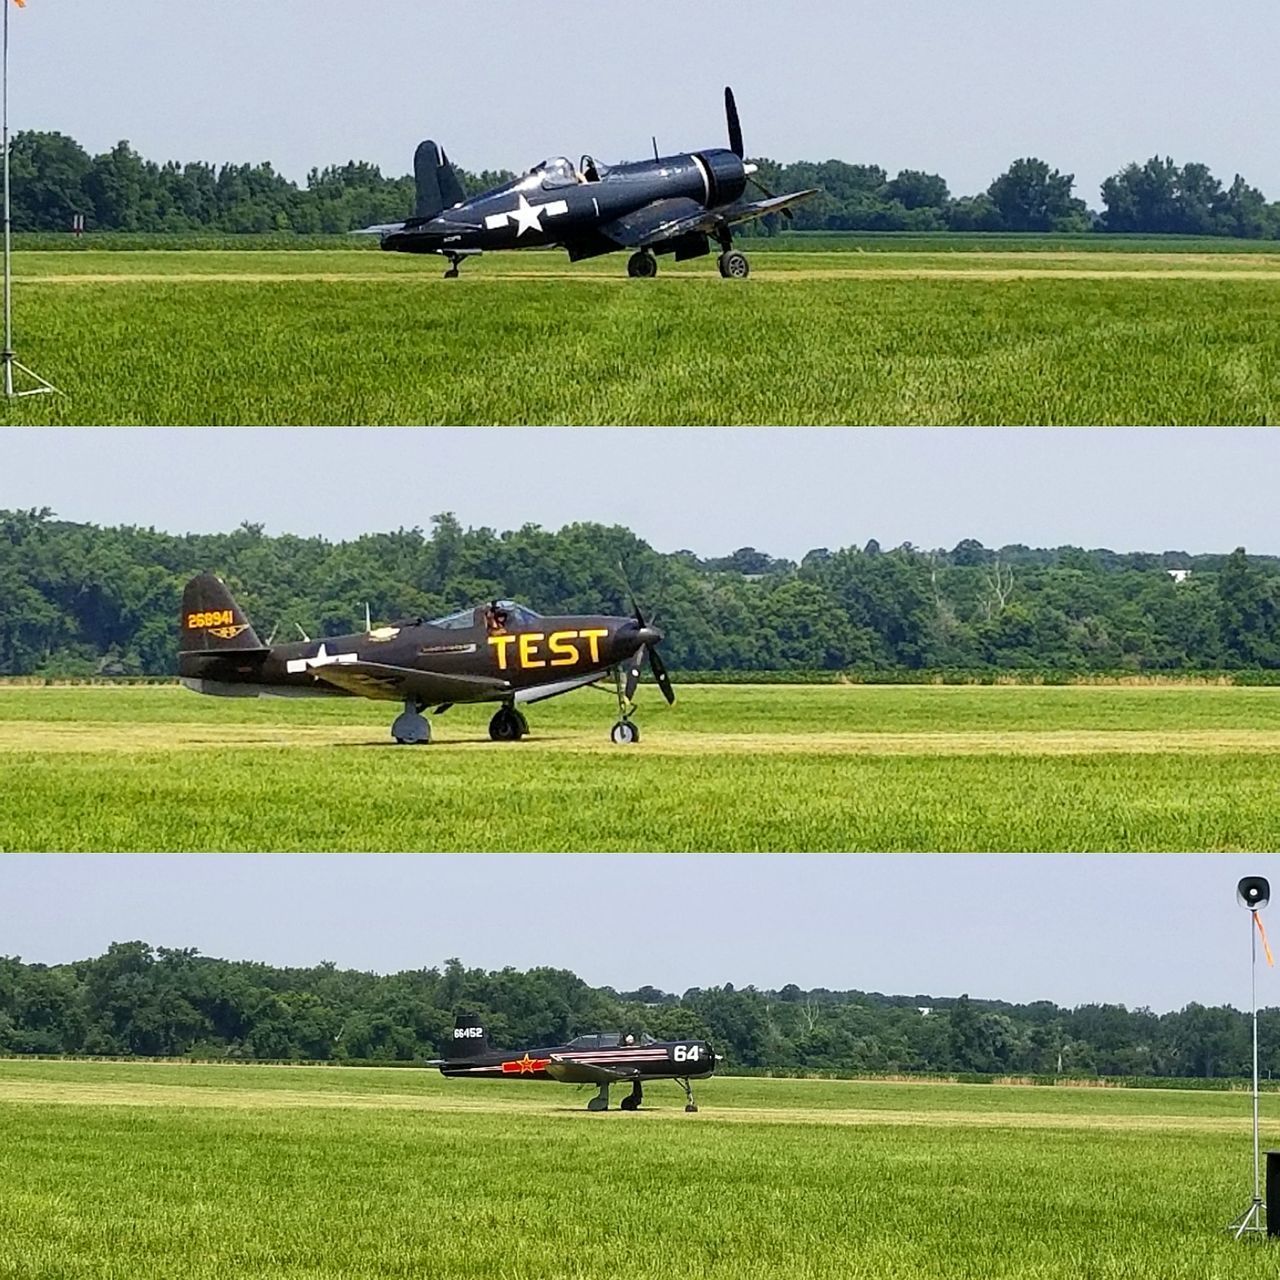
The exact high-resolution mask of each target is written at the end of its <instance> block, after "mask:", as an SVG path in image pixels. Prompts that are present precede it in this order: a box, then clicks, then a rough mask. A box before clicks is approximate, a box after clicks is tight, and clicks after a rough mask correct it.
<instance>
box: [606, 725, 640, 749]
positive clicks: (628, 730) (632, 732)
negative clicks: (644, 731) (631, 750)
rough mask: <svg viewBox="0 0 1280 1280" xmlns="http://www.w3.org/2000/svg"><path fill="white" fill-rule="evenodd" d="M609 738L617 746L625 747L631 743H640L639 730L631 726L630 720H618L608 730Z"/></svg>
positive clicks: (635, 726)
mask: <svg viewBox="0 0 1280 1280" xmlns="http://www.w3.org/2000/svg"><path fill="white" fill-rule="evenodd" d="M609 738H610V740H611V741H613V742H616V743H617V744H618V745H619V746H627V745H629V744H631V743H632V742H639V741H640V729H639V727H638V726H637V725H634V724H632V723H631V721H630V720H619V721H618V723H617V724H615V725H614V726H613V728H612V729H610V730H609Z"/></svg>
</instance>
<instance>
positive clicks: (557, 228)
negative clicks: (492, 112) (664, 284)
mask: <svg viewBox="0 0 1280 1280" xmlns="http://www.w3.org/2000/svg"><path fill="white" fill-rule="evenodd" d="M724 102H725V113H726V115H727V117H728V122H729V147H728V150H725V149H724V148H723V147H713V148H709V149H707V150H705V151H690V152H682V153H681V154H679V155H674V156H666V157H659V156H658V154H657V147H656V145H655V147H654V158H653V159H652V160H642V161H639V162H636V163H631V164H619V165H613V166H612V167H609V166H606V165H603V164H598V163H597V162H596V161H595V160H593V159H592V158H591V157H590V156H583V157H582V160H581V162H580V163H579V164H578V165H576V166H575V165H574V164H572V163H571V162H570V161H569V160H567V159H565V158H564V157H563V156H558V157H556V158H555V159H552V160H544V161H543V162H542V163H541V164H539V165H535V166H534V167H533V168H532V169H530V170H529V172H528V173H526V174H525V175H524V176H523V177H521V178H516V179H515V180H514V181H513V182H509V183H507V184H506V185H505V186H502V187H497V188H495V189H494V190H493V191H486V192H485V193H484V194H483V195H479V196H474V197H472V198H471V199H470V200H468V199H467V198H466V197H465V196H464V195H463V191H462V185H461V184H460V183H459V181H458V175H457V174H456V173H455V172H454V170H453V166H452V165H451V164H450V163H449V160H448V157H447V156H446V155H445V153H444V150H443V149H442V148H441V147H440V146H438V145H437V144H436V143H434V142H424V143H422V145H421V146H419V148H418V150H417V154H416V155H415V156H414V160H413V168H414V178H415V181H416V183H417V192H418V194H417V206H416V208H415V209H414V212H413V217H412V218H410V219H408V220H407V221H406V222H396V223H391V224H388V225H384V226H378V227H368V228H366V229H365V232H363V233H361V234H376V235H379V236H380V237H381V239H382V248H384V249H386V250H388V251H390V252H393V253H434V254H439V255H441V256H442V257H445V258H448V259H449V263H450V266H449V270H448V271H446V272H445V275H446V276H449V277H456V276H457V274H458V267H459V265H460V264H461V263H462V260H463V259H464V258H469V257H474V256H476V255H478V254H481V253H484V252H485V251H487V250H492V249H525V248H529V249H533V248H539V249H544V248H548V247H555V246H559V247H560V248H563V249H565V250H566V251H567V252H568V254H569V260H570V261H571V262H578V261H580V260H581V259H583V258H595V257H599V256H600V255H601V254H605V253H615V252H617V251H618V250H620V249H630V250H631V251H632V253H631V258H630V260H629V261H628V263H627V273H628V274H629V275H631V276H636V277H650V276H654V275H657V273H658V260H657V257H656V256H655V255H657V254H661V253H670V254H674V255H675V258H676V261H677V262H682V261H684V260H685V259H687V258H697V257H701V256H702V255H703V254H707V253H710V252H711V242H712V241H715V243H716V244H718V245H719V247H720V259H719V261H720V274H721V275H722V276H725V277H727V278H730V279H739V280H741V279H745V278H746V276H747V273H748V271H749V270H750V267H749V266H748V263H747V259H746V256H745V255H744V254H742V253H740V252H738V251H737V250H735V249H734V247H733V228H734V227H735V226H736V225H738V224H739V223H742V222H749V221H750V220H752V219H753V218H762V217H764V216H765V215H767V214H771V213H783V214H785V215H786V216H788V217H790V209H791V206H792V205H794V204H798V203H799V202H800V201H801V200H807V199H808V198H809V197H810V196H813V195H816V194H817V192H816V191H814V190H809V191H794V192H791V193H790V194H788V195H782V196H775V195H774V194H773V193H772V192H770V191H768V190H766V189H765V188H764V187H763V186H762V185H761V184H760V182H759V181H758V180H757V179H756V178H755V177H754V176H753V175H754V174H755V171H756V166H755V165H753V164H747V163H746V162H745V159H744V157H745V154H746V153H745V151H744V150H743V144H742V126H741V124H740V123H739V120H738V108H737V105H736V104H735V103H734V100H733V90H732V89H725V91H724ZM749 184H750V185H752V186H754V187H756V188H757V189H758V190H759V191H760V193H761V194H762V196H763V197H764V198H763V199H760V200H748V199H746V198H745V197H746V193H747V187H748V185H749Z"/></svg>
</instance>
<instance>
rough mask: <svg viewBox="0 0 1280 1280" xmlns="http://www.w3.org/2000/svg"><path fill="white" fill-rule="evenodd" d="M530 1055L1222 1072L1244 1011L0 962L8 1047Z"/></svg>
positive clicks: (500, 977) (341, 1055)
mask: <svg viewBox="0 0 1280 1280" xmlns="http://www.w3.org/2000/svg"><path fill="white" fill-rule="evenodd" d="M460 1012H469V1013H475V1014H478V1015H479V1016H480V1017H482V1018H483V1020H484V1022H485V1025H486V1027H487V1028H488V1031H489V1035H490V1039H491V1041H492V1043H493V1044H494V1045H495V1046H496V1047H499V1048H524V1047H530V1046H540V1045H549V1044H558V1043H563V1042H564V1041H566V1040H568V1039H569V1038H571V1037H572V1036H574V1035H578V1034H581V1033H584V1032H593V1031H633V1032H636V1033H641V1032H647V1033H649V1034H650V1035H653V1036H655V1037H657V1038H658V1039H661V1040H670V1039H678V1038H686V1037H688V1038H694V1037H697V1038H703V1039H707V1040H709V1041H710V1042H711V1043H712V1044H713V1045H714V1047H715V1049H716V1052H717V1053H718V1054H720V1055H722V1057H723V1058H724V1059H725V1064H726V1067H727V1069H728V1070H730V1071H732V1070H735V1069H737V1070H773V1071H797V1072H802V1071H815V1072H844V1073H849V1074H856V1073H861V1072H929V1073H948V1074H949V1073H957V1072H975V1073H976V1072H983V1073H995V1074H1037V1075H1063V1074H1066V1075H1077V1076H1079V1075H1085V1076H1087V1075H1094V1074H1097V1075H1108V1076H1133V1077H1187V1078H1197V1077H1198V1078H1202V1079H1214V1078H1221V1077H1239V1076H1243V1075H1247V1074H1248V1072H1249V1069H1250V1033H1249V1019H1248V1015H1247V1014H1245V1013H1241V1012H1239V1011H1237V1010H1235V1009H1233V1008H1230V1007H1225V1006H1224V1007H1219V1008H1208V1007H1206V1006H1203V1005H1200V1004H1189V1005H1187V1006H1186V1007H1185V1008H1183V1009H1181V1010H1178V1011H1177V1012H1170V1013H1163V1014H1157V1013H1153V1012H1152V1011H1151V1010H1150V1009H1145V1008H1139V1009H1132V1010H1130V1009H1127V1008H1126V1007H1125V1006H1124V1005H1118V1004H1083V1005H1079V1006H1076V1007H1074V1008H1065V1007H1061V1006H1059V1005H1057V1004H1054V1003H1052V1002H1051V1001H1047V1000H1039V1001H1035V1002H1033V1003H1030V1004H1010V1003H1008V1002H1006V1001H1002V1000H981V999H971V998H970V997H969V996H968V995H961V996H958V997H955V996H933V995H893V996H890V995H882V994H880V993H877V992H865V991H832V990H828V989H826V988H816V989H813V990H808V991H805V990H801V989H800V988H799V987H797V986H796V985H794V984H788V985H787V986H784V987H782V988H781V989H780V990H776V991H770V990H758V989H756V988H755V987H753V986H748V987H743V988H740V989H739V988H735V987H734V985H733V984H732V983H726V984H725V985H724V986H718V987H706V988H699V987H694V988H691V989H690V990H688V991H685V992H684V993H683V994H682V995H674V994H670V993H667V992H664V991H660V990H658V989H656V988H654V987H652V986H644V987H640V988H639V989H637V990H635V991H616V990H614V989H613V988H612V987H591V986H589V985H588V984H587V983H586V982H584V981H583V980H582V979H581V978H579V977H577V976H576V975H575V974H573V973H571V972H569V971H568V970H564V969H552V968H536V969H530V970H528V971H526V972H520V971H517V970H516V969H512V968H506V969H502V970H497V971H485V970H483V969H467V968H465V967H464V966H463V965H462V963H461V962H460V961H458V960H456V959H453V960H449V961H448V962H447V963H446V964H445V965H444V967H443V968H436V967H433V968H424V969H416V970H410V971H405V972H401V973H394V974H386V975H380V974H375V973H367V972H358V971H355V970H349V969H339V968H338V967H337V966H336V965H335V964H333V963H332V962H330V961H325V962H323V963H321V964H318V965H314V966H312V967H310V968H281V967H277V966H273V965H268V964H261V963H258V962H254V961H242V960H220V959H214V958H212V957H209V956H202V955H201V954H200V953H199V951H198V950H196V949H195V948H192V947H186V948H172V947H152V946H150V945H149V944H148V943H145V942H114V943H112V944H111V945H110V946H109V947H108V948H107V950H106V952H105V953H104V954H103V955H101V956H97V957H95V958H92V959H87V960H78V961H75V962H73V963H70V964H58V965H43V964H31V963H24V962H23V961H22V960H21V959H20V958H19V957H17V956H11V957H0V1052H4V1053H11V1054H64V1053H66V1054H92V1055H110V1056H131V1055H137V1056H146V1057H183V1056H189V1057H198V1058H227V1059H247V1060H263V1059H269V1060H281V1059H283V1060H318V1061H324V1062H344V1061H345V1062H352V1061H355V1062H368V1061H373V1062H414V1061H421V1060H424V1059H429V1058H433V1057H438V1056H441V1055H442V1054H443V1053H444V1052H445V1051H446V1049H447V1047H448V1045H449V1044H450V1042H451V1038H452V1037H451V1031H452V1027H453V1021H454V1017H455V1016H456V1014H458V1013H460ZM1258 1033H1259V1055H1260V1057H1259V1061H1260V1065H1261V1069H1262V1072H1263V1074H1264V1075H1267V1076H1271V1075H1272V1074H1273V1073H1280V1010H1278V1009H1265V1010H1263V1011H1261V1012H1260V1014H1259V1022H1258Z"/></svg>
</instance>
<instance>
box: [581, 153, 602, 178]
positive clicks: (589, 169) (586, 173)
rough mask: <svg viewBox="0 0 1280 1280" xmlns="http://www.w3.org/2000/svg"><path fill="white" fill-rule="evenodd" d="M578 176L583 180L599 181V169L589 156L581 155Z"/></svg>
mask: <svg viewBox="0 0 1280 1280" xmlns="http://www.w3.org/2000/svg"><path fill="white" fill-rule="evenodd" d="M580 177H581V178H582V181H583V182H599V181H600V170H599V169H598V168H596V162H595V160H594V159H593V158H592V157H591V156H583V157H582V165H581V169H580Z"/></svg>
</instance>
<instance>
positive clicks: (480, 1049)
mask: <svg viewBox="0 0 1280 1280" xmlns="http://www.w3.org/2000/svg"><path fill="white" fill-rule="evenodd" d="M488 1052H490V1049H489V1033H488V1032H487V1031H486V1030H485V1029H484V1024H483V1023H482V1022H481V1021H480V1019H479V1018H477V1017H476V1015H475V1014H474V1013H460V1014H458V1018H457V1021H456V1022H455V1023H454V1024H453V1037H452V1039H451V1040H450V1041H449V1046H448V1048H447V1050H446V1055H447V1056H446V1061H448V1062H456V1061H459V1060H461V1059H464V1058H482V1057H483V1056H484V1055H485V1054H486V1053H488Z"/></svg>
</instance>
